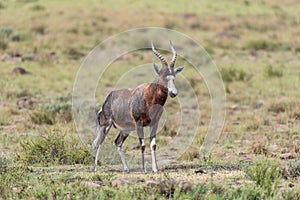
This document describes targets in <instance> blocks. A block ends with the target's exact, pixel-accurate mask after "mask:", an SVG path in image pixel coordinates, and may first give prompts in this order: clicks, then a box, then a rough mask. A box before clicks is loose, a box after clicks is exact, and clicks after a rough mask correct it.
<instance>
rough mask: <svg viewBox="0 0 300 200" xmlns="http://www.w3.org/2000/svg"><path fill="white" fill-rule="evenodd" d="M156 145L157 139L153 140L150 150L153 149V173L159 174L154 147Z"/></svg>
mask: <svg viewBox="0 0 300 200" xmlns="http://www.w3.org/2000/svg"><path fill="white" fill-rule="evenodd" d="M154 145H156V142H155V138H153V139H152V140H151V143H150V149H151V158H152V170H153V172H157V164H156V154H155V150H154V149H153V146H154Z"/></svg>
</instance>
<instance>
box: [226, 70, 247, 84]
mask: <svg viewBox="0 0 300 200" xmlns="http://www.w3.org/2000/svg"><path fill="white" fill-rule="evenodd" d="M220 72H221V75H222V79H223V80H224V81H225V82H233V81H245V80H246V72H245V71H244V70H242V69H240V70H239V69H236V68H233V67H230V68H222V69H221V71H220Z"/></svg>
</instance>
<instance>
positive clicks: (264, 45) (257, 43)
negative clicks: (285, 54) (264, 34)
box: [242, 39, 291, 51]
mask: <svg viewBox="0 0 300 200" xmlns="http://www.w3.org/2000/svg"><path fill="white" fill-rule="evenodd" d="M242 49H243V50H250V51H257V50H265V51H280V50H290V49H291V47H290V46H288V45H286V44H282V43H279V42H272V41H269V40H264V39H258V40H251V41H249V42H247V43H246V45H245V46H244V47H243V48H242Z"/></svg>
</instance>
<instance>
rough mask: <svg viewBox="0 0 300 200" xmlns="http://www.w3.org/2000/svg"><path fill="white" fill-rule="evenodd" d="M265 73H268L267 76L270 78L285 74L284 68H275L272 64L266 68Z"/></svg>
mask: <svg viewBox="0 0 300 200" xmlns="http://www.w3.org/2000/svg"><path fill="white" fill-rule="evenodd" d="M265 73H266V75H267V77H269V78H272V77H277V78H280V77H282V76H283V70H282V69H280V68H274V67H273V66H272V65H269V66H268V67H267V68H266V71H265Z"/></svg>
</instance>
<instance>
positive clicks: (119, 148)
mask: <svg viewBox="0 0 300 200" xmlns="http://www.w3.org/2000/svg"><path fill="white" fill-rule="evenodd" d="M117 150H118V153H119V155H120V157H121V160H122V163H123V167H124V170H125V171H126V172H129V168H128V165H127V163H126V160H125V156H124V153H123V151H122V147H117Z"/></svg>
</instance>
